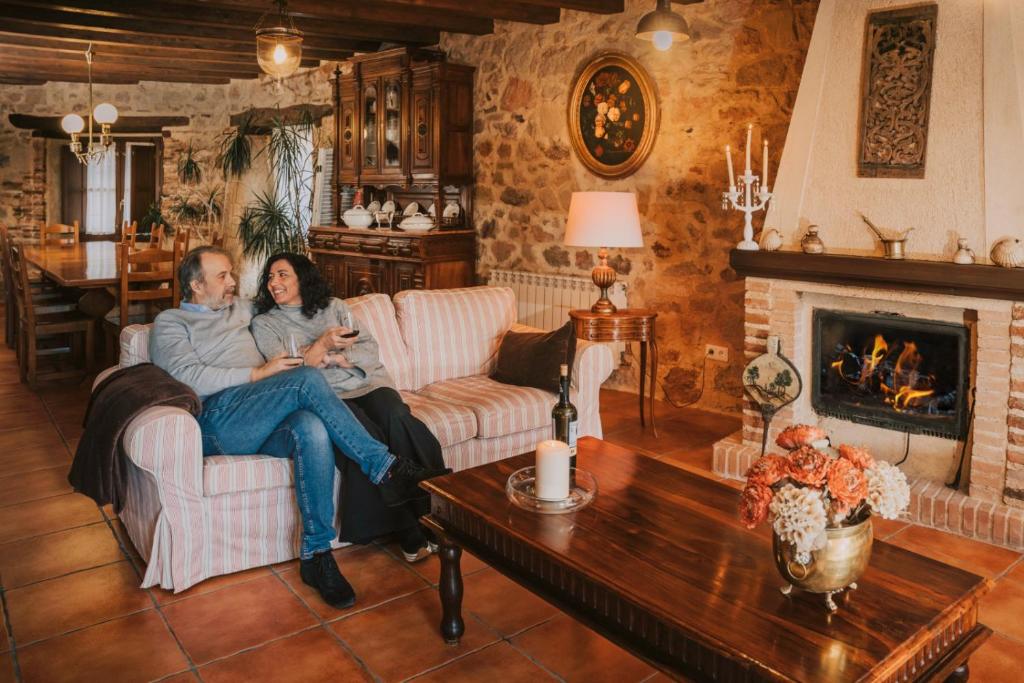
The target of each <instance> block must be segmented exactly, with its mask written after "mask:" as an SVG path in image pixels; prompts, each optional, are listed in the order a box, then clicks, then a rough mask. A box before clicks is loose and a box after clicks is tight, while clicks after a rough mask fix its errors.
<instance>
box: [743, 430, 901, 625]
mask: <svg viewBox="0 0 1024 683" xmlns="http://www.w3.org/2000/svg"><path fill="white" fill-rule="evenodd" d="M776 444H778V446H779V447H781V448H783V449H785V450H786V451H787V453H786V454H785V455H779V454H775V453H773V454H769V455H764V456H762V457H761V458H759V459H758V460H757V461H755V462H754V464H753V465H751V467H750V469H749V470H747V474H746V477H747V485H746V487H745V488H744V489H743V493H742V494H741V497H740V519H741V520H742V522H743V524H744V525H745V526H746V527H747V528H748V529H752V528H754V527H755V526H757V525H758V524H760V523H761V522H764V521H765V520H770V521H771V524H772V531H773V532H774V546H775V559H776V564H777V565H778V567H779V571H780V572H781V573H782V575H783V576H784V577H785V578H786V579H788V580H789V581H790V584H791V585H789V586H787V587H785V588H783V592H784V593H786V594H788V593H789V591H790V590H791V589H792V585H797V586H799V587H801V588H803V589H805V590H808V591H811V592H815V593H826V594H827V598H826V604H827V605H828V606H829V609H830V610H833V611H834V609H835V604H834V602H833V601H832V595H833V594H834V593H838V592H840V591H841V590H843V589H845V588H847V587H851V588H856V583H855V581H856V579H857V578H858V577H859V576H860V574H861V573H862V572H863V571H864V569H865V568H866V567H867V561H868V559H869V558H870V554H871V524H870V522H869V521H868V520H869V517H870V516H871V514H872V513H874V514H878V515H880V516H881V517H884V518H886V519H895V518H897V517H898V516H899V515H900V514H901V513H902V512H903V511H904V510H905V509H906V508H907V505H908V504H909V503H910V486H909V485H908V484H907V479H906V477H905V476H904V475H903V472H901V471H900V469H899V468H898V467H896V466H894V465H891V464H889V463H887V462H885V461H881V460H875V459H874V458H873V457H872V456H871V453H869V452H868V451H867V450H866V449H864V448H858V447H856V446H849V445H845V444H844V445H842V446H839V448H838V449H836V450H835V452H831V451H830V449H828V448H827V445H828V435H827V434H826V433H825V431H824V430H822V429H819V428H817V427H812V426H810V425H794V426H791V427H787V428H786V429H785V430H783V431H782V433H781V434H779V437H778V439H777V440H776Z"/></svg>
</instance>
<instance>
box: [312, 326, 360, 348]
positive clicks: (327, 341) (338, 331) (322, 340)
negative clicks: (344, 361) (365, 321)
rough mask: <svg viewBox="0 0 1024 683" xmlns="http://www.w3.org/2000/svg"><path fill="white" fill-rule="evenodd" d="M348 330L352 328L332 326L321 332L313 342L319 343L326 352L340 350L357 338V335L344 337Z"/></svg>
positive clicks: (353, 342) (354, 341)
mask: <svg viewBox="0 0 1024 683" xmlns="http://www.w3.org/2000/svg"><path fill="white" fill-rule="evenodd" d="M350 332H352V330H351V329H350V328H348V327H342V326H338V327H332V328H330V329H329V330H327V331H326V332H324V333H323V334H321V335H320V337H319V338H318V339H317V340H316V342H314V344H316V343H319V344H320V345H321V346H323V348H324V349H325V350H326V351H327V352H331V351H341V350H344V349H347V348H348V347H350V346H352V345H353V344H355V343H356V339H358V337H345V335H346V334H349V333H350Z"/></svg>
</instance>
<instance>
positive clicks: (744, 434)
mask: <svg viewBox="0 0 1024 683" xmlns="http://www.w3.org/2000/svg"><path fill="white" fill-rule="evenodd" d="M826 258H827V257H826ZM972 268H974V266H972ZM816 307H817V308H823V307H827V308H831V309H850V310H858V311H868V310H874V309H878V310H887V311H896V312H900V313H904V314H906V315H907V316H911V317H915V318H930V319H935V320H946V321H958V322H965V324H967V325H968V326H969V327H970V328H971V337H972V339H973V344H972V345H973V351H972V357H971V376H972V381H973V385H974V386H975V387H976V389H977V404H976V410H975V419H974V425H973V428H972V430H971V432H970V434H969V435H968V450H967V462H966V464H965V465H964V469H963V474H962V478H961V481H962V484H961V487H960V490H953V489H951V488H948V487H946V486H945V485H943V483H942V481H941V480H940V479H941V478H940V477H934V476H933V477H929V476H914V477H910V483H911V501H910V509H909V516H910V519H911V520H912V521H914V522H916V523H918V524H923V525H926V526H931V527H934V528H937V529H943V530H946V531H950V532H953V533H956V534H960V535H962V536H966V537H969V538H975V539H978V540H983V541H988V542H990V543H996V544H999V545H1003V546H1007V547H1010V548H1014V549H1017V550H1020V549H1024V303H1016V302H1013V301H1007V300H1002V299H988V298H975V297H973V296H949V295H946V294H935V293H928V292H921V291H894V290H893V289H883V288H870V287H861V286H851V285H844V284H823V283H818V282H805V281H800V280H790V279H776V278H767V277H747V280H746V298H745V310H746V320H745V334H746V338H745V349H744V350H745V355H746V356H747V358H748V359H749V358H753V357H755V356H757V355H760V354H762V353H764V352H765V351H766V348H767V339H768V337H769V336H778V337H779V339H780V340H781V342H782V351H783V354H784V355H786V356H787V357H789V359H790V360H791V361H793V363H794V365H796V367H797V368H798V369H799V371H800V374H801V375H802V376H803V379H804V387H803V392H802V394H801V396H800V398H799V399H797V401H796V402H794V403H793V404H791V405H790V406H787V407H786V408H784V409H783V410H781V411H780V412H779V413H778V415H777V416H776V417H775V419H774V420H773V422H772V424H771V430H770V433H769V451H770V448H771V445H772V444H773V443H774V439H775V436H776V435H777V433H778V432H779V431H780V430H781V429H782V428H783V427H785V426H787V425H789V424H796V423H806V424H820V425H821V426H825V427H827V428H829V429H830V430H831V429H832V427H833V426H834V425H835V424H836V423H835V422H834V421H833V420H834V419H833V418H822V417H819V416H818V415H816V414H815V412H814V411H813V409H812V407H811V399H810V393H811V388H810V373H811V358H810V356H811V343H812V342H811V337H812V335H811V316H812V313H813V309H814V308H816ZM826 420H828V421H830V422H829V425H825V422H826ZM858 429H859V430H875V434H874V435H873V436H874V437H875V441H876V442H877V441H878V430H877V428H873V427H860V426H859V425H853V424H852V423H845V422H844V423H843V431H844V434H843V438H842V439H841V440H842V441H844V442H857V441H858V439H857V435H858V432H857V431H856V430H858ZM851 434H853V438H851ZM860 434H863V435H864V436H869V434H868V433H867V432H863V431H862V432H860ZM889 434H891V435H892V436H891V438H886V439H885V440H886V442H887V443H889V444H891V445H893V447H894V448H893V450H892V451H891V452H886V451H885V449H884V448H883V449H881V452H880V451H879V449H873V450H875V452H876V454H877V455H879V456H881V457H882V458H883V459H886V460H890V461H895V460H898V459H899V457H900V456H901V455H902V451H903V443H904V441H903V439H904V437H903V435H902V434H901V433H899V432H889ZM761 436H762V420H761V415H760V411H759V410H758V409H757V406H756V404H755V403H754V402H752V401H750V400H749V398H746V397H745V399H744V410H743V428H742V430H741V431H740V432H737V433H735V434H733V435H731V436H729V437H727V438H726V439H723V440H722V441H719V442H718V443H717V444H716V445H715V449H714V470H715V472H716V473H717V474H719V475H720V476H725V477H730V478H742V477H743V475H744V473H745V472H746V471H747V468H749V467H750V465H751V463H752V462H753V461H754V460H756V459H757V457H758V456H759V455H760V452H761ZM882 436H883V437H885V434H884V433H883V434H882ZM928 438H929V437H923V439H924V440H925V442H926V443H925V444H924V445H925V448H927V447H928V444H927V439H928ZM946 444H947V445H946V446H945V448H947V449H949V450H950V451H952V450H953V448H954V447H953V445H952V442H948V441H947V442H946ZM911 452H912V453H914V451H911ZM915 455H916V454H915ZM912 457H914V456H912Z"/></svg>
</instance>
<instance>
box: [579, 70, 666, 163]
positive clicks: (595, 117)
mask: <svg viewBox="0 0 1024 683" xmlns="http://www.w3.org/2000/svg"><path fill="white" fill-rule="evenodd" d="M602 103H603V104H604V105H605V106H603V107H602V106H601V105H602ZM613 110H614V111H613ZM659 119H660V116H659V111H658V97H657V92H656V91H655V89H654V84H653V82H652V81H651V77H650V76H649V75H648V73H647V71H646V69H644V68H643V66H641V65H640V63H639V62H638V61H636V60H635V59H633V58H632V57H630V56H629V55H626V54H623V53H621V52H603V53H601V54H598V55H596V56H595V57H592V58H591V59H590V60H589V61H588V62H587V63H586V64H585V65H584V66H583V68H581V69H580V70H579V71H578V72H577V74H576V76H575V78H574V79H573V86H572V91H571V93H570V95H569V111H568V124H569V139H570V140H571V141H572V147H573V150H574V151H575V152H576V156H577V157H579V159H580V161H582V162H583V165H584V166H586V167H587V169H588V170H590V171H591V172H592V173H594V174H595V175H599V176H601V177H602V178H625V177H626V176H629V175H632V174H633V173H635V172H636V171H637V170H638V169H639V168H640V167H641V166H642V165H643V163H644V161H646V160H647V157H648V155H650V153H651V150H652V149H653V148H654V139H655V138H656V137H657V135H658V124H659Z"/></svg>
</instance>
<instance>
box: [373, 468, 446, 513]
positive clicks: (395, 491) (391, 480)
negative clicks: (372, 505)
mask: <svg viewBox="0 0 1024 683" xmlns="http://www.w3.org/2000/svg"><path fill="white" fill-rule="evenodd" d="M450 472H451V468H448V467H446V468H444V469H441V470H428V469H426V468H425V467H421V466H420V465H418V464H416V463H415V462H413V461H411V460H407V459H405V458H396V459H395V462H394V463H392V465H391V469H389V470H388V473H387V474H385V475H384V479H383V480H382V481H381V482H380V484H378V486H380V497H381V499H382V500H383V501H384V504H385V505H387V506H388V507H398V506H399V505H404V504H405V503H408V502H409V501H410V500H413V499H415V498H419V497H421V496H425V495H427V492H426V491H424V490H423V489H421V488H420V487H419V486H418V485H417V484H419V483H420V482H421V481H423V480H424V479H430V478H431V477H439V476H441V475H442V474H449V473H450Z"/></svg>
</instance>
